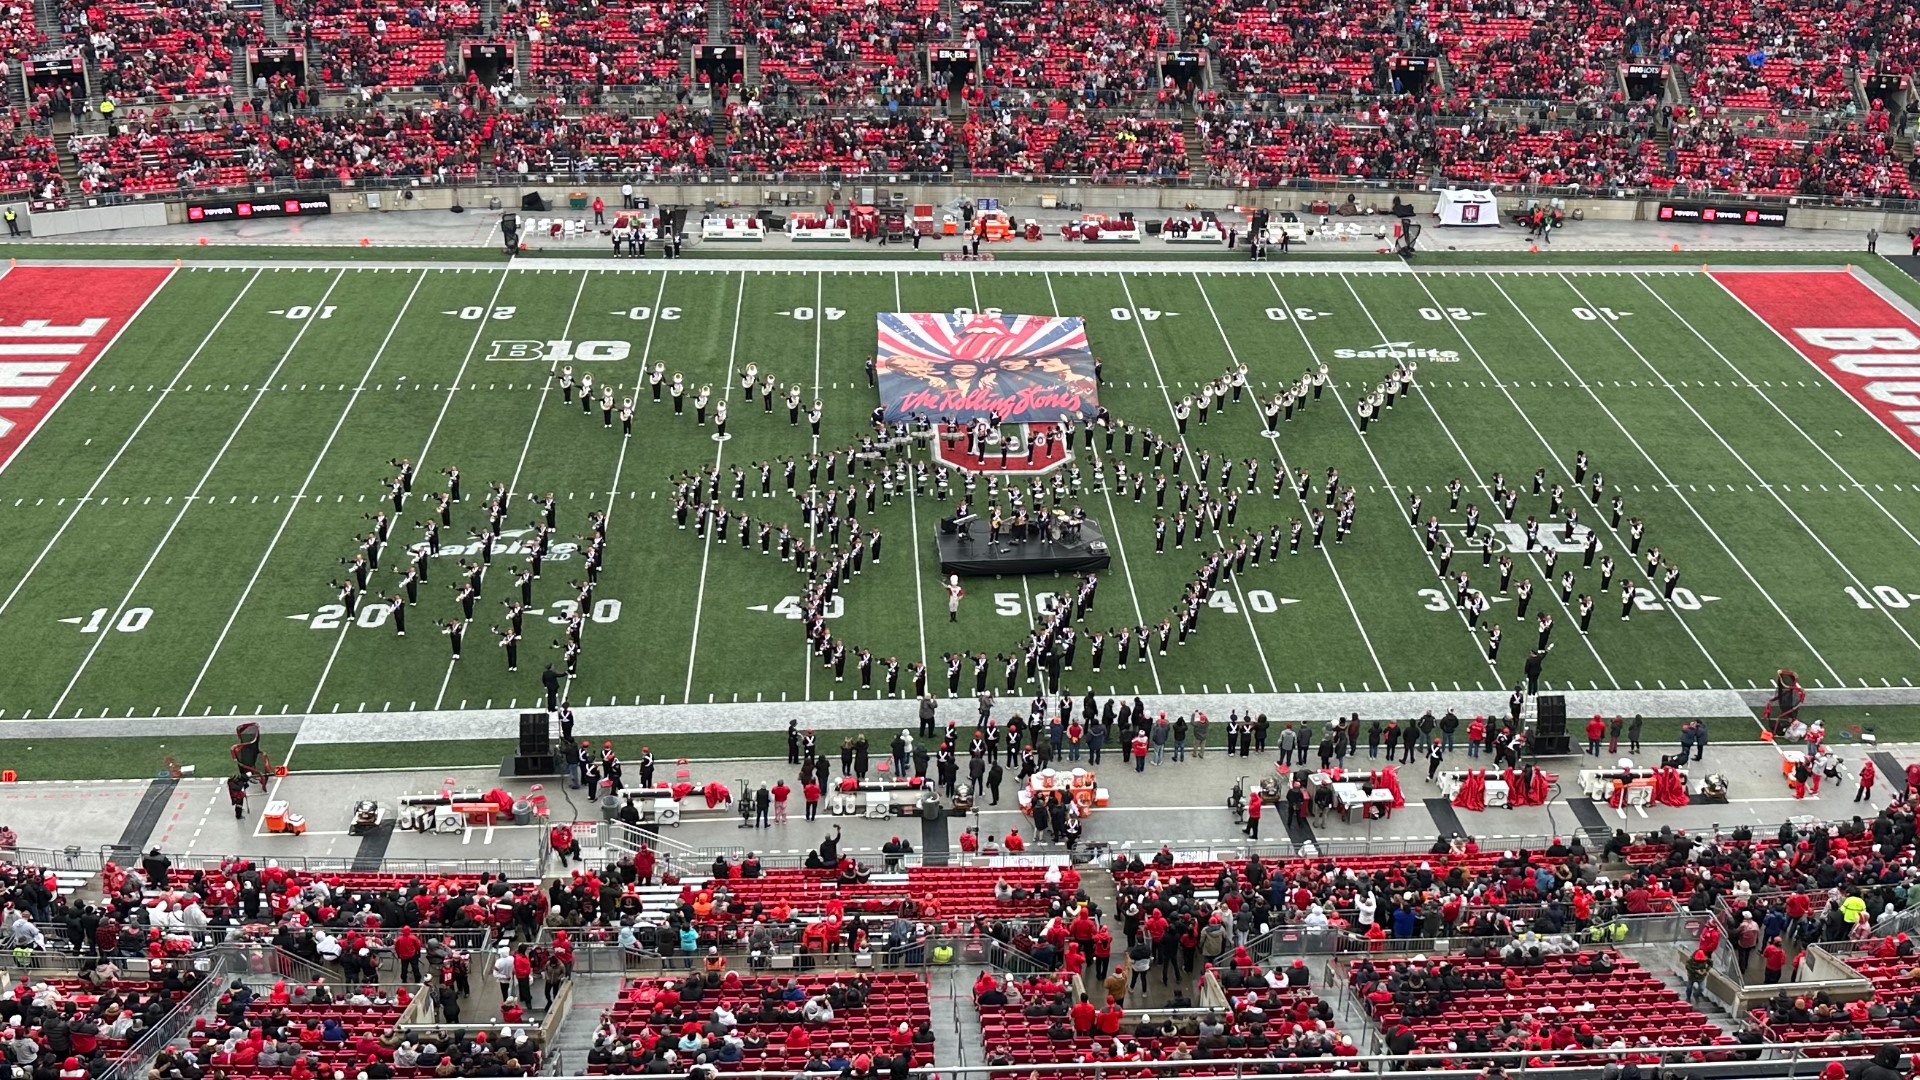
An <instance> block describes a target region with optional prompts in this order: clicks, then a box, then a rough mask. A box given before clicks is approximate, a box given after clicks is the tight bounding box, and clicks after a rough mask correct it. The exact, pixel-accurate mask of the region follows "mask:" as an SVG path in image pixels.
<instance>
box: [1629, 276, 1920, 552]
mask: <svg viewBox="0 0 1920 1080" xmlns="http://www.w3.org/2000/svg"><path fill="white" fill-rule="evenodd" d="M1634 280H1635V281H1638V282H1639V283H1640V286H1641V288H1644V289H1646V290H1647V292H1648V293H1649V294H1651V295H1652V296H1653V298H1654V299H1655V300H1658V301H1659V302H1660V306H1661V307H1663V308H1666V309H1667V311H1668V312H1670V313H1671V314H1672V315H1673V317H1674V318H1676V319H1678V320H1680V325H1682V326H1684V327H1686V328H1687V332H1688V333H1690V334H1692V335H1693V336H1694V337H1696V338H1699V339H1700V343H1701V344H1702V345H1705V346H1706V347H1707V348H1708V349H1709V350H1711V351H1712V352H1713V355H1715V356H1717V357H1719V358H1720V362H1721V363H1723V364H1725V365H1727V368H1728V370H1730V371H1732V372H1733V373H1734V374H1735V375H1737V376H1739V378H1740V381H1741V382H1743V383H1745V384H1746V385H1747V388H1748V389H1750V390H1752V391H1753V392H1754V393H1756V394H1758V395H1760V400H1762V401H1764V402H1766V403H1767V407H1768V408H1770V409H1772V410H1773V411H1774V412H1775V413H1776V414H1777V415H1778V416H1779V417H1780V419H1782V420H1785V421H1786V422H1787V426H1789V427H1791V428H1793V430H1794V431H1795V432H1797V433H1798V434H1799V435H1800V437H1801V438H1803V439H1805V440H1807V445H1808V446H1811V447H1813V448H1814V450H1816V451H1817V452H1819V454H1820V456H1821V457H1823V458H1826V459H1827V464H1829V465H1831V466H1833V468H1834V470H1835V471H1836V472H1838V473H1839V474H1840V475H1841V476H1844V477H1846V478H1847V483H1849V484H1851V485H1853V486H1854V487H1855V488H1856V489H1858V490H1859V492H1860V494H1862V495H1865V496H1866V497H1867V501H1869V502H1871V503H1873V505H1874V507H1875V508H1876V509H1878V510H1879V511H1880V512H1881V513H1882V514H1885V515H1886V516H1887V520H1888V521H1891V522H1893V526H1894V528H1896V529H1899V530H1900V531H1901V532H1902V533H1903V534H1905V535H1906V538H1907V539H1908V540H1910V541H1912V542H1913V544H1914V545H1915V546H1917V547H1920V537H1916V536H1914V534H1913V532H1912V531H1911V530H1909V529H1908V528H1907V526H1906V523H1905V522H1902V521H1901V520H1900V519H1899V518H1897V517H1895V516H1893V511H1891V510H1888V509H1887V508H1886V506H1885V505H1884V504H1882V503H1881V502H1880V500H1879V499H1876V498H1874V497H1873V492H1871V491H1869V490H1867V486H1866V485H1865V484H1862V483H1861V482H1860V481H1859V480H1858V479H1857V478H1855V476H1854V475H1853V473H1851V472H1849V471H1848V470H1847V467H1846V466H1844V465H1842V464H1840V463H1839V462H1838V461H1836V460H1834V457H1833V455H1832V454H1829V453H1827V448H1826V447H1824V446H1821V445H1820V444H1819V443H1817V442H1815V441H1814V439H1813V436H1811V435H1809V434H1807V431H1806V429H1805V428H1803V427H1801V426H1800V422H1799V421H1797V420H1795V419H1794V418H1793V414H1792V413H1790V412H1788V411H1786V410H1785V409H1782V408H1781V407H1780V403H1779V402H1777V401H1775V400H1774V399H1773V395H1771V394H1768V393H1765V392H1764V391H1762V390H1761V389H1760V387H1759V386H1758V385H1757V384H1755V383H1754V381H1753V380H1752V379H1751V378H1749V377H1748V376H1747V373H1746V372H1744V371H1742V370H1740V368H1739V365H1737V364H1735V363H1734V362H1733V361H1732V360H1731V359H1729V358H1728V356H1727V354H1726V353H1723V352H1721V351H1720V348H1719V346H1717V345H1715V344H1714V343H1713V341H1712V339H1710V338H1708V337H1707V336H1706V335H1705V334H1702V333H1701V332H1700V331H1699V330H1698V329H1697V328H1695V327H1694V325H1693V323H1691V322H1689V321H1688V320H1687V317H1686V316H1685V315H1682V314H1680V312H1678V311H1676V310H1674V307H1673V305H1672V304H1669V303H1667V298H1666V297H1664V296H1661V295H1660V294H1659V293H1657V292H1654V288H1653V286H1652V285H1651V284H1649V283H1648V282H1647V279H1646V278H1644V277H1642V276H1640V275H1638V274H1635V275H1634ZM1707 280H1709V281H1711V282H1713V283H1714V284H1715V285H1718V286H1720V288H1721V290H1722V291H1724V292H1725V293H1726V294H1727V295H1728V296H1729V297H1732V298H1733V302H1734V303H1736V304H1739V305H1740V307H1741V309H1742V310H1744V311H1745V312H1746V313H1747V314H1749V315H1751V316H1753V320H1754V321H1755V322H1757V323H1759V324H1760V325H1761V326H1764V327H1766V328H1767V330H1768V331H1769V332H1770V333H1772V334H1773V336H1774V337H1777V338H1779V339H1780V341H1781V343H1782V344H1784V345H1786V347H1787V349H1788V351H1790V352H1792V353H1793V354H1794V355H1795V356H1800V355H1801V354H1800V350H1798V349H1796V348H1794V345H1793V342H1792V341H1790V340H1788V338H1787V335H1785V334H1782V333H1781V332H1780V331H1778V330H1775V329H1774V328H1773V324H1771V323H1769V322H1767V321H1766V320H1765V319H1762V318H1761V317H1760V313H1759V312H1757V311H1755V310H1753V308H1751V307H1748V306H1747V302H1746V301H1745V300H1742V299H1740V297H1739V295H1738V294H1736V293H1735V292H1734V291H1733V290H1732V289H1729V288H1727V286H1726V285H1725V283H1723V282H1722V281H1721V280H1720V279H1719V278H1717V277H1714V276H1712V275H1711V274H1709V275H1707ZM1802 359H1804V357H1802ZM1809 366H1810V367H1812V368H1813V369H1814V370H1815V371H1818V372H1819V373H1820V375H1821V377H1822V378H1825V379H1826V380H1827V383H1828V384H1829V385H1831V386H1832V387H1833V388H1834V389H1835V390H1840V391H1841V392H1842V393H1845V392H1846V391H1845V390H1844V389H1843V388H1842V387H1841V386H1840V384H1839V383H1837V382H1834V380H1833V376H1832V375H1830V374H1828V373H1827V369H1826V368H1824V367H1821V366H1820V365H1818V364H1811V365H1809ZM1896 441H1897V440H1896ZM1900 445H1902V446H1905V445H1906V444H1905V443H1901V444H1900Z"/></svg>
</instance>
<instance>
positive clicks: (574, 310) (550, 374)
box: [340, 270, 658, 709]
mask: <svg viewBox="0 0 1920 1080" xmlns="http://www.w3.org/2000/svg"><path fill="white" fill-rule="evenodd" d="M592 276H593V275H592V274H591V273H589V272H588V271H586V270H582V271H580V284H579V285H578V286H576V287H575V288H574V290H573V303H572V304H571V305H570V306H569V307H568V308H567V321H566V322H564V323H562V324H561V327H560V337H561V338H562V339H563V340H566V341H572V340H573V320H574V317H575V316H576V315H578V314H579V313H580V297H581V296H583V295H585V294H586V291H587V279H588V278H590V277H592ZM655 310H656V311H657V310H658V308H656V309H655ZM648 324H649V327H651V324H652V320H651V319H650V320H648ZM559 366H560V361H559V360H553V361H551V362H549V363H548V364H547V376H546V380H545V381H544V382H543V383H542V384H541V386H540V400H539V401H537V402H535V403H534V406H533V422H532V423H530V424H528V425H527V437H526V438H525V439H524V440H522V441H521V443H520V457H519V459H518V460H516V461H515V462H514V465H513V476H512V478H511V479H509V480H508V481H507V495H508V496H509V497H512V496H515V495H519V494H520V473H521V471H522V470H523V469H525V468H526V465H527V452H528V451H530V450H532V449H533V436H534V433H535V432H537V431H539V430H540V415H541V414H542V413H544V412H545V411H546V409H547V398H548V397H550V396H552V394H553V381H554V369H556V368H558V367H559ZM625 452H626V446H625V440H622V445H621V453H625ZM616 490H617V487H616ZM485 573H486V572H485V571H484V570H483V571H481V574H482V581H484V580H485ZM351 625H352V623H351V620H349V621H348V622H347V623H344V624H342V626H341V627H340V632H341V633H342V634H345V633H346V632H347V630H348V629H350V628H351ZM467 629H468V630H471V629H472V627H471V626H469V627H468V628H467ZM464 644H465V638H464V637H463V638H462V645H463V646H464ZM452 682H453V660H452V659H451V658H449V659H448V660H447V673H446V675H445V676H444V677H442V678H441V680H440V692H439V694H437V695H435V697H434V699H433V707H434V708H436V709H438V708H440V706H441V705H443V704H445V702H446V699H447V686H448V685H449V684H451V683H452Z"/></svg>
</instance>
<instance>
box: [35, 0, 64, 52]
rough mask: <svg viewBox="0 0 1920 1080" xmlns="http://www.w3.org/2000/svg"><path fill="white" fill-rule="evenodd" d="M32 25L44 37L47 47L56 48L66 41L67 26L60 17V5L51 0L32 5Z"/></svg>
mask: <svg viewBox="0 0 1920 1080" xmlns="http://www.w3.org/2000/svg"><path fill="white" fill-rule="evenodd" d="M33 25H34V27H35V29H38V30H39V31H40V33H41V34H42V35H44V36H45V37H46V39H47V48H49V49H56V48H59V47H60V46H62V45H65V44H66V43H67V28H66V25H65V24H64V23H63V22H62V21H61V19H60V5H59V4H56V3H53V2H52V0H43V2H42V3H38V4H35V5H33Z"/></svg>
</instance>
